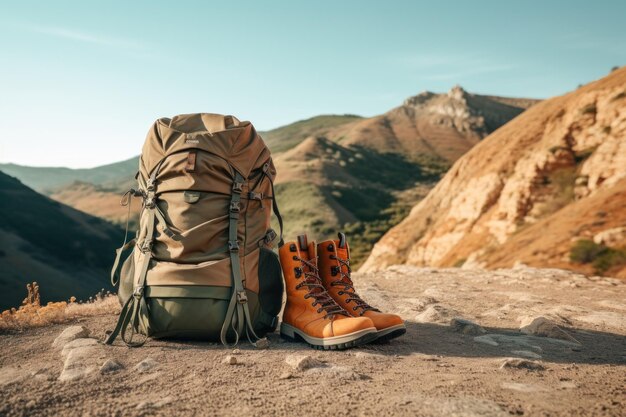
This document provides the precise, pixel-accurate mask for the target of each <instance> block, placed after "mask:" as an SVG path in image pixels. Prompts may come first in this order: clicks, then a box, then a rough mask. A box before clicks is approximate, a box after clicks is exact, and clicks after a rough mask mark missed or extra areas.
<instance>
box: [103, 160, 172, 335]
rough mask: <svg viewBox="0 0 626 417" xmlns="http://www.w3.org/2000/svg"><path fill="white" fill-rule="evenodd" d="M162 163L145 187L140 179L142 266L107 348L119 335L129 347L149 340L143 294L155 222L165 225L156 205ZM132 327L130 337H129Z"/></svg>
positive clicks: (140, 247) (140, 258)
mask: <svg viewBox="0 0 626 417" xmlns="http://www.w3.org/2000/svg"><path fill="white" fill-rule="evenodd" d="M162 164H163V161H161V163H159V165H158V166H157V167H156V168H155V169H154V171H153V172H152V174H151V175H150V178H149V179H148V182H147V183H146V184H143V183H142V181H141V179H139V183H140V185H141V186H142V188H145V193H144V194H143V196H144V200H143V210H145V212H146V216H147V222H146V234H145V236H144V238H143V240H142V241H141V242H137V246H138V249H139V251H140V254H139V262H140V265H141V267H140V268H139V274H138V275H136V278H135V280H134V282H135V285H134V289H133V294H132V296H131V297H130V298H129V299H128V300H127V301H126V303H124V306H123V307H122V311H121V312H120V317H119V319H118V321H117V324H116V326H115V329H113V331H112V332H111V333H110V334H108V335H107V337H106V339H105V341H104V343H105V344H107V345H110V344H112V343H113V341H114V340H115V339H116V338H117V336H118V335H121V336H122V340H123V341H124V343H126V345H127V346H129V347H137V346H141V345H143V344H144V343H145V342H146V341H147V340H148V336H147V335H148V327H149V322H148V320H149V315H148V306H147V304H146V298H145V294H144V293H145V287H146V276H147V275H148V268H149V266H150V261H151V260H152V243H153V240H154V231H155V228H156V221H157V219H158V220H159V221H160V222H163V223H165V222H164V220H163V215H162V214H161V213H160V211H159V208H158V206H157V204H156V176H157V174H158V172H159V169H160V168H161V165H162ZM164 227H167V225H165V224H164ZM120 252H121V251H120ZM118 262H119V261H118ZM129 327H130V334H129V335H127V331H128V328H129ZM135 333H141V334H143V335H144V338H143V339H142V340H140V341H137V342H134V341H133V338H134V336H135Z"/></svg>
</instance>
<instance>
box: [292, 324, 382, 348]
mask: <svg viewBox="0 0 626 417" xmlns="http://www.w3.org/2000/svg"><path fill="white" fill-rule="evenodd" d="M280 335H281V337H283V338H285V339H287V340H289V341H292V342H304V343H306V344H308V345H309V346H311V347H312V348H314V349H323V350H344V349H349V348H352V347H356V346H361V345H364V344H366V343H369V342H372V341H374V340H376V339H377V338H378V332H377V331H376V328H375V327H370V328H367V329H363V330H359V331H356V332H353V333H350V334H345V335H342V336H333V337H313V336H309V335H307V334H306V333H304V332H303V331H301V330H298V329H296V328H295V327H293V326H290V325H288V324H286V323H281V325H280Z"/></svg>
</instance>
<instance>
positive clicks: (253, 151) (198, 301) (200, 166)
mask: <svg viewBox="0 0 626 417" xmlns="http://www.w3.org/2000/svg"><path fill="white" fill-rule="evenodd" d="M275 176H276V170H275V168H274V164H273V163H272V159H271V155H270V151H269V150H268V148H267V147H266V145H265V143H264V142H263V140H262V139H261V137H260V136H259V135H258V134H257V132H256V130H255V129H254V127H253V126H252V124H251V123H250V122H245V121H239V120H238V119H237V118H235V117H233V116H223V115H217V114H187V115H180V116H175V117H173V118H172V119H168V118H162V119H159V120H157V121H156V122H155V123H154V125H153V126H152V128H151V129H150V131H149V132H148V135H147V138H146V141H145V144H144V146H143V150H142V154H141V158H140V162H139V172H138V173H137V176H136V179H137V183H138V188H137V189H131V190H129V191H128V192H127V193H126V194H125V195H124V197H123V198H122V204H123V205H126V204H129V205H130V202H131V200H132V198H133V197H140V198H141V200H142V208H141V213H140V219H139V230H138V231H137V234H136V238H135V239H132V240H131V241H129V242H127V241H126V238H125V240H124V244H123V245H122V247H121V248H119V249H117V256H116V259H115V263H114V265H113V269H112V271H111V281H112V283H113V285H116V284H117V281H118V277H119V291H118V295H119V299H120V302H121V304H122V311H121V313H120V316H119V320H118V322H117V325H116V327H115V329H114V330H113V331H112V332H109V334H108V335H107V338H106V340H105V343H107V344H111V343H113V341H114V340H115V339H116V337H117V336H118V335H120V336H121V338H122V340H123V341H124V342H125V343H126V344H127V345H129V346H140V345H142V344H143V343H145V341H146V339H147V338H148V337H152V338H165V337H167V338H184V339H199V340H208V341H221V342H222V343H223V344H224V345H229V344H233V345H236V344H237V343H238V342H239V340H240V339H241V338H242V337H243V335H244V334H245V335H246V337H247V338H248V340H249V341H250V342H251V343H253V344H255V346H256V345H260V344H259V343H258V341H260V340H262V339H263V338H264V336H265V335H266V334H267V333H268V332H273V331H274V330H275V329H276V326H277V323H278V317H277V316H278V313H279V311H280V309H281V305H282V297H283V289H284V288H283V280H282V276H281V269H280V264H279V261H278V256H277V255H276V253H275V252H273V251H272V245H273V242H274V240H276V238H277V234H276V233H275V232H274V230H272V229H271V228H270V219H271V213H272V210H273V212H274V214H275V215H276V217H277V219H278V223H279V225H280V237H279V246H281V245H282V229H283V225H282V219H281V217H280V213H279V211H278V207H277V205H276V200H275V195H274V186H273V182H274V178H275ZM129 212H130V207H129ZM127 231H128V223H127ZM131 249H132V252H131V253H130V255H129V256H128V257H127V258H126V260H125V261H124V263H123V265H122V268H121V270H120V272H119V275H118V273H117V270H118V265H119V262H120V259H121V257H122V255H123V254H124V253H125V252H126V251H127V250H131ZM136 335H140V336H141V337H140V338H139V340H134V339H135V336H136ZM263 344H266V340H265V339H263Z"/></svg>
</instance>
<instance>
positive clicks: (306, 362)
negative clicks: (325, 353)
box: [285, 355, 324, 371]
mask: <svg viewBox="0 0 626 417" xmlns="http://www.w3.org/2000/svg"><path fill="white" fill-rule="evenodd" d="M285 362H286V363H287V365H289V366H291V367H292V368H293V369H297V370H299V371H304V370H306V369H310V368H318V367H321V366H324V364H323V363H322V362H320V361H318V360H317V359H314V358H312V357H310V356H309V355H288V356H287V357H286V358H285Z"/></svg>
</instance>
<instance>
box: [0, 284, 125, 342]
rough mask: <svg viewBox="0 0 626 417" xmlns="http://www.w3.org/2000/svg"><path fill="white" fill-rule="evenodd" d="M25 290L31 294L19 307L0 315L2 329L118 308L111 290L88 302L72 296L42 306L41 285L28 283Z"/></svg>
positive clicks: (44, 323)
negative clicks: (65, 299) (66, 299)
mask: <svg viewBox="0 0 626 417" xmlns="http://www.w3.org/2000/svg"><path fill="white" fill-rule="evenodd" d="M26 289H27V291H28V296H27V297H26V298H25V299H24V301H23V302H22V305H21V306H20V307H19V308H12V309H10V310H5V311H3V312H2V314H0V332H5V331H10V330H24V329H28V328H31V327H40V326H46V325H49V324H55V323H66V322H69V321H72V320H74V319H76V318H79V317H88V316H97V315H101V314H106V313H114V312H118V311H119V302H118V300H117V297H115V296H114V295H112V294H110V293H98V294H96V296H94V297H91V298H90V299H89V301H87V302H80V301H77V300H76V297H71V298H70V299H69V300H68V301H58V302H49V303H47V304H46V305H45V306H42V305H41V302H40V299H41V297H40V295H39V285H37V283H36V282H33V283H32V284H27V285H26Z"/></svg>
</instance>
